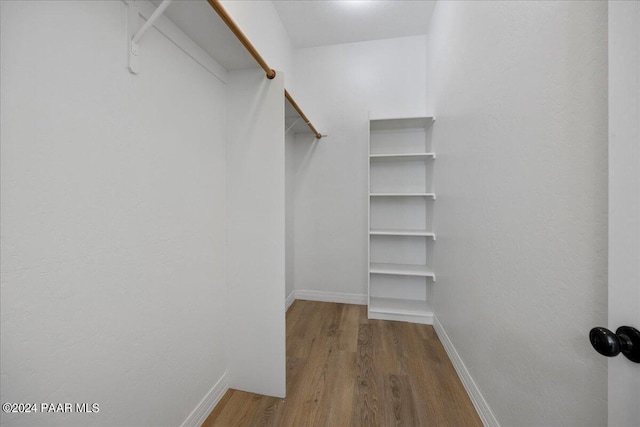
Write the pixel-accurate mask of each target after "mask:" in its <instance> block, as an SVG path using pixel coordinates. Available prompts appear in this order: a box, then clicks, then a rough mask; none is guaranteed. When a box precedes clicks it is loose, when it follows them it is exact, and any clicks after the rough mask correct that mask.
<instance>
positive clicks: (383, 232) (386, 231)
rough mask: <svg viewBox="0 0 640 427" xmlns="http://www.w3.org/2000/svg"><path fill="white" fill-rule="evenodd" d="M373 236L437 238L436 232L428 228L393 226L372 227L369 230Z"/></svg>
mask: <svg viewBox="0 0 640 427" xmlns="http://www.w3.org/2000/svg"><path fill="white" fill-rule="evenodd" d="M369 234H370V235H371V236H426V237H431V238H433V240H435V239H436V234H435V233H432V232H431V231H427V230H419V229H406V230H402V229H393V228H372V229H371V230H369Z"/></svg>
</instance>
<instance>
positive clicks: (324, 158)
mask: <svg viewBox="0 0 640 427" xmlns="http://www.w3.org/2000/svg"><path fill="white" fill-rule="evenodd" d="M425 49H426V38H425V37H407V38H399V39H389V40H379V41H372V42H363V43H352V44H343V45H332V46H324V47H316V48H307V49H298V50H296V54H295V61H294V69H295V72H296V83H297V85H298V92H297V95H296V100H297V101H299V102H300V104H301V105H303V106H305V107H304V108H305V112H306V113H307V114H308V115H309V117H311V118H312V120H313V122H314V124H315V123H316V122H317V123H318V129H319V130H320V131H321V132H322V133H327V134H328V137H326V138H322V139H321V140H320V141H319V142H316V140H315V138H313V136H300V135H298V136H297V137H296V144H295V148H294V149H295V153H294V156H295V158H294V174H295V175H294V176H295V178H294V181H295V191H294V212H295V286H296V290H311V291H319V292H337V293H347V294H356V295H361V296H362V295H366V292H367V276H366V275H367V265H368V263H367V240H366V239H367V238H368V234H367V233H368V231H367V197H368V190H367V162H368V152H367V135H368V132H369V124H368V113H369V111H370V112H371V114H372V116H375V117H387V116H388V117H397V116H417V115H420V114H424V112H425V80H424V75H425V67H426V57H425V53H424V52H425ZM307 106H308V107H307Z"/></svg>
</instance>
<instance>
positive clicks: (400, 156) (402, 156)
mask: <svg viewBox="0 0 640 427" xmlns="http://www.w3.org/2000/svg"><path fill="white" fill-rule="evenodd" d="M369 158H370V159H371V160H394V159H395V160H423V159H435V158H436V153H393V154H370V155H369Z"/></svg>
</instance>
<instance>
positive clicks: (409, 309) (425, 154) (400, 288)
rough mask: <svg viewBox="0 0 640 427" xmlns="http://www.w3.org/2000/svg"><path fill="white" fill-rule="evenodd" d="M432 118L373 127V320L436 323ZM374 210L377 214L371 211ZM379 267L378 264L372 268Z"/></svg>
mask: <svg viewBox="0 0 640 427" xmlns="http://www.w3.org/2000/svg"><path fill="white" fill-rule="evenodd" d="M434 120H435V119H434V118H433V117H403V118H391V119H387V118H383V119H370V121H369V161H368V162H367V163H368V169H369V170H368V172H369V186H368V188H369V199H368V205H369V209H368V211H369V217H368V226H369V237H370V238H368V239H367V244H368V247H367V252H368V255H369V271H368V274H367V279H368V297H369V301H368V302H369V304H368V305H369V309H368V317H369V318H370V319H385V320H395V321H403V322H414V323H424V324H432V323H433V312H432V309H431V306H430V304H429V302H430V301H431V298H432V296H431V295H432V288H433V286H434V284H433V282H435V280H436V276H435V273H434V272H433V269H432V263H433V248H434V246H435V240H436V235H435V233H434V232H433V228H432V226H433V209H434V206H435V202H434V203H432V202H431V200H435V199H436V194H435V192H433V191H434V187H433V169H434V167H435V161H434V160H435V158H436V154H435V152H433V151H432V144H431V136H432V132H431V129H430V127H431V125H432V123H433V122H434ZM372 207H373V209H372ZM372 260H373V261H377V262H372Z"/></svg>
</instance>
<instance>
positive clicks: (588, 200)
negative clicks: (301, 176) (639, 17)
mask: <svg viewBox="0 0 640 427" xmlns="http://www.w3.org/2000/svg"><path fill="white" fill-rule="evenodd" d="M427 52H428V56H429V60H428V63H429V73H428V74H427V78H428V79H429V80H430V84H429V87H430V91H429V92H428V93H429V95H430V99H429V105H430V106H431V107H432V108H433V111H434V113H435V115H436V116H437V121H436V123H435V125H434V128H433V142H434V145H435V150H436V152H437V153H438V158H437V160H436V163H435V186H436V189H437V192H438V200H437V202H436V208H435V229H436V232H437V234H438V240H437V242H436V251H435V256H436V259H435V269H436V274H437V276H438V282H437V283H436V284H435V287H434V293H435V301H434V304H435V305H434V306H435V312H436V316H437V317H438V319H439V320H440V322H441V323H442V325H443V326H444V329H445V330H446V332H447V333H448V335H449V337H450V338H451V340H452V342H453V344H454V346H455V348H456V349H457V351H458V353H459V354H460V357H461V359H462V360H463V362H464V363H465V364H466V366H467V368H468V369H469V372H470V373H471V376H472V377H473V379H474V380H475V382H476V383H477V385H478V387H479V389H480V391H481V392H482V394H483V396H484V398H485V399H486V401H487V402H488V404H489V406H490V407H491V408H492V409H493V412H494V414H495V417H496V418H497V420H498V422H499V423H500V424H501V425H503V426H514V425H517V426H540V425H553V426H561V425H564V426H603V425H606V421H607V419H606V414H607V405H606V398H607V395H606V383H607V378H606V362H605V361H604V360H603V359H604V358H602V357H600V356H599V355H598V354H597V353H596V352H595V351H593V350H592V349H591V347H590V345H589V339H588V332H589V330H590V328H591V327H593V326H596V325H601V324H606V311H607V310H606V302H607V294H606V277H607V240H606V237H607V6H606V3H601V2H438V4H437V6H436V10H435V13H434V16H433V21H432V29H431V33H430V35H429V46H428V51H427Z"/></svg>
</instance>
